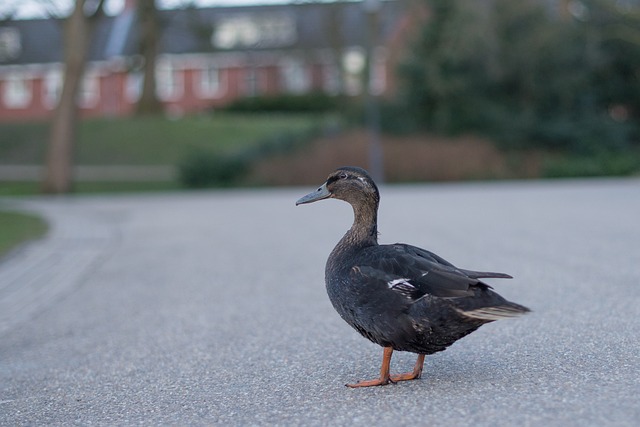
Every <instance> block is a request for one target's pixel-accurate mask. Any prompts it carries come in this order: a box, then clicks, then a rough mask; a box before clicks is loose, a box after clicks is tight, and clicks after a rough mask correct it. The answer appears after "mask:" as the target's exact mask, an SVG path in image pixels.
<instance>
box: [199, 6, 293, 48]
mask: <svg viewBox="0 0 640 427" xmlns="http://www.w3.org/2000/svg"><path fill="white" fill-rule="evenodd" d="M296 39H297V29H296V21H295V17H294V16H292V15H290V14H288V13H264V12H262V13H256V14H237V15H234V16H230V17H227V18H223V19H220V20H218V22H216V24H215V27H214V32H213V34H212V36H211V44H212V45H213V46H214V47H216V48H218V49H240V48H248V47H258V46H259V47H270V48H274V47H283V46H289V45H291V44H293V43H295V41H296Z"/></svg>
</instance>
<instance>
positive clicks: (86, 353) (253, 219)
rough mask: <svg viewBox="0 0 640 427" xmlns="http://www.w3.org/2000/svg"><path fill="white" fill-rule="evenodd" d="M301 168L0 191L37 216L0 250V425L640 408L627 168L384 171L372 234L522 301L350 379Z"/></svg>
mask: <svg viewBox="0 0 640 427" xmlns="http://www.w3.org/2000/svg"><path fill="white" fill-rule="evenodd" d="M322 179H323V177H319V179H318V184H320V183H321V181H322ZM310 190H312V188H297V189H281V190H240V191H235V190H234V191H205V192H192V193H191V192H187V193H176V194H162V195H145V196H139V195H138V196H82V197H72V198H64V197H62V198H29V199H10V198H6V199H0V208H2V207H11V208H19V209H24V210H28V211H35V212H39V213H41V214H42V215H44V216H45V217H46V218H47V219H48V220H49V221H50V222H51V224H52V229H51V232H50V233H49V235H48V236H47V237H46V238H45V239H44V240H41V241H39V242H35V243H31V244H28V245H26V246H24V247H22V248H20V249H18V250H17V251H14V252H13V253H11V254H10V255H9V256H8V257H5V258H4V259H3V260H0V425H6V426H14V425H134V424H135V425H167V424H169V425H242V426H244V425H309V426H328V425H332V426H333V425H366V426H370V425H389V426H390V425H424V426H464V425H475V426H515V425H518V426H545V427H548V426H637V425H640V180H638V179H628V180H617V179H615V180H576V181H542V182H501V183H466V184H432V185H404V186H383V187H382V188H381V193H382V205H381V212H380V217H379V222H380V223H379V229H380V231H381V236H380V241H381V242H383V243H394V242H405V243H411V244H415V245H418V246H422V247H424V248H427V249H430V250H433V251H434V252H436V253H438V254H439V255H441V256H443V257H444V258H446V259H448V260H449V261H451V262H453V263H454V264H456V265H458V266H460V267H463V268H469V269H476V270H485V269H486V270H497V271H503V272H507V273H510V274H512V275H513V276H514V277H515V279H513V280H494V281H492V282H491V284H492V285H493V286H494V287H495V288H496V290H497V291H498V292H499V293H501V294H502V295H503V296H505V297H507V298H508V299H511V300H513V301H515V302H518V303H521V304H523V305H526V306H528V307H530V308H531V309H532V310H533V313H531V314H529V315H527V316H524V317H521V318H518V319H514V320H504V321H500V322H496V323H492V324H490V325H486V326H483V327H482V328H481V329H480V330H478V331H477V332H475V333H473V334H472V335H470V336H468V337H466V338H464V339H462V340H460V341H458V342H457V343H456V344H454V345H453V346H452V347H451V348H449V349H448V350H447V351H445V352H442V353H438V354H435V355H432V356H429V357H427V360H426V362H425V371H424V374H423V378H422V379H421V380H418V381H410V382H405V383H400V384H397V385H389V386H386V387H374V388H368V389H349V388H347V387H345V386H344V384H345V383H347V382H353V381H357V380H363V379H370V378H373V377H375V376H377V374H378V370H379V364H380V360H381V357H382V351H381V348H380V347H378V346H376V345H374V344H372V343H370V342H368V341H367V340H365V339H363V338H362V337H360V336H359V335H358V334H357V333H356V332H355V331H353V330H352V329H351V328H350V327H349V326H348V325H347V324H346V323H344V322H343V321H342V320H341V319H340V318H339V316H338V315H337V314H336V313H335V312H334V310H333V308H332V307H331V305H330V303H329V301H328V298H327V296H326V293H325V290H324V280H323V275H324V263H325V260H326V258H327V256H328V254H329V252H330V251H331V249H332V248H333V245H334V244H335V243H336V242H337V241H338V239H339V238H340V237H341V236H342V234H343V233H344V232H345V231H346V230H347V228H348V227H349V226H350V225H351V221H352V213H351V209H350V207H349V206H348V205H347V204H345V203H342V202H338V201H335V200H328V201H323V202H318V203H314V204H312V205H305V206H300V207H295V206H294V204H295V201H296V199H297V198H298V197H300V196H302V195H303V194H306V193H307V192H308V191H310ZM414 361H415V356H414V355H412V354H408V353H395V354H394V359H393V361H392V366H391V367H392V372H404V371H408V370H410V369H411V368H412V367H413V363H414Z"/></svg>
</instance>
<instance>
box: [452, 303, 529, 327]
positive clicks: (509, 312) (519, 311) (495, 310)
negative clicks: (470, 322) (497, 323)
mask: <svg viewBox="0 0 640 427" xmlns="http://www.w3.org/2000/svg"><path fill="white" fill-rule="evenodd" d="M456 311H457V312H458V313H460V314H462V315H463V316H465V317H468V318H471V319H478V320H486V321H489V322H491V321H494V320H500V319H508V318H511V317H518V316H522V315H523V314H526V313H529V312H530V311H531V310H529V309H528V308H527V307H524V306H522V305H519V304H515V303H509V304H508V305H498V306H493V307H480V308H476V309H473V310H463V309H460V308H457V309H456Z"/></svg>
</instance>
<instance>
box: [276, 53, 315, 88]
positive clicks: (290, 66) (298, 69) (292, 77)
mask: <svg viewBox="0 0 640 427" xmlns="http://www.w3.org/2000/svg"><path fill="white" fill-rule="evenodd" d="M281 77H282V86H283V88H284V90H285V91H287V92H291V93H304V92H307V91H308V90H309V86H310V83H311V81H310V78H309V72H308V70H307V68H306V67H305V65H304V63H302V61H299V60H296V59H288V60H285V61H284V62H283V63H282V68H281Z"/></svg>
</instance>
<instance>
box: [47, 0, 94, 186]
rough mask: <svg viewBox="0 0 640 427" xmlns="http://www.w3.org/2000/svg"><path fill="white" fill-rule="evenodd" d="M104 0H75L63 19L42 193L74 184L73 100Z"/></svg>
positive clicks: (75, 97) (75, 124)
mask: <svg viewBox="0 0 640 427" xmlns="http://www.w3.org/2000/svg"><path fill="white" fill-rule="evenodd" d="M103 4H104V0H94V1H92V0H88V2H87V1H86V0H76V2H75V5H74V8H73V11H72V12H71V15H69V17H67V18H66V19H65V22H64V36H63V43H64V66H65V68H64V80H63V84H62V93H61V94H60V100H59V102H58V105H57V107H56V109H55V112H54V115H53V120H52V123H51V128H50V132H49V145H48V150H47V157H46V165H45V168H46V172H45V178H44V182H43V184H42V190H43V191H44V192H45V193H54V194H59V193H69V192H70V191H71V190H72V185H73V153H74V146H75V140H76V127H77V121H78V107H77V104H76V99H77V95H78V92H79V90H80V85H81V82H82V77H83V75H84V69H85V63H86V59H87V51H88V49H89V43H90V40H91V35H92V32H93V27H94V26H95V22H96V20H97V18H98V17H99V16H101V15H102V10H103Z"/></svg>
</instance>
